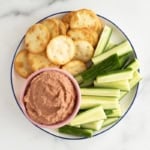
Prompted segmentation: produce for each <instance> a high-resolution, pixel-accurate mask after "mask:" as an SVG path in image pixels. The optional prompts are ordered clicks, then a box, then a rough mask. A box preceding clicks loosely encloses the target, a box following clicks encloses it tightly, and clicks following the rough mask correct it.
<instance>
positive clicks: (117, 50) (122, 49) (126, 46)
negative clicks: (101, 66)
mask: <svg viewBox="0 0 150 150" xmlns="http://www.w3.org/2000/svg"><path fill="white" fill-rule="evenodd" d="M131 51H132V47H131V45H130V43H129V42H128V41H124V42H122V43H120V44H118V45H117V46H116V47H114V48H112V49H110V50H109V51H107V52H104V53H103V54H100V55H98V56H95V57H93V58H92V62H93V63H94V64H98V63H100V62H102V61H103V60H105V59H107V58H108V57H110V56H111V55H114V54H117V55H118V56H122V55H124V54H126V53H128V52H131Z"/></svg>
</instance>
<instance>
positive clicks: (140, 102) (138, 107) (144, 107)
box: [0, 0, 150, 150]
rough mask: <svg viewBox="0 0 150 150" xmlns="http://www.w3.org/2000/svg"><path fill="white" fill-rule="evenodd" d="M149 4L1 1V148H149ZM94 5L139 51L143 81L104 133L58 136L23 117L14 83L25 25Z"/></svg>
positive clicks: (117, 0) (107, 0)
mask: <svg viewBox="0 0 150 150" xmlns="http://www.w3.org/2000/svg"><path fill="white" fill-rule="evenodd" d="M149 6H150V4H149V1H148V0H132V1H130V0H126V1H120V0H101V1H98V0H82V1H81V0H26V1H20V0H0V91H1V92H0V149H3V150H9V149H11V150H31V149H36V150H41V149H42V150H49V149H53V150H58V149H61V150H81V149H85V148H86V150H91V149H94V150H98V149H102V150H109V149H115V150H133V149H136V150H141V149H144V150H150V142H149V139H150V99H149V98H150V92H148V91H149V90H148V89H149V87H150V69H149V68H148V66H149V64H150V48H149V35H150V20H149V14H150V7H149ZM79 8H89V9H92V10H94V11H95V12H96V13H98V14H100V15H102V16H105V17H106V18H109V19H110V20H112V21H113V22H115V23H116V24H117V25H118V26H119V27H120V28H121V29H122V30H123V31H124V32H125V33H126V34H127V36H128V37H129V39H130V40H131V42H132V44H133V45H134V47H135V50H136V52H137V55H138V58H139V61H140V64H141V69H140V70H141V74H142V76H143V80H142V81H141V83H140V88H139V92H138V95H137V97H136V100H135V102H134V105H133V106H132V109H131V110H130V111H129V113H128V114H127V115H126V117H125V118H124V119H123V120H122V121H121V122H120V123H119V124H117V125H116V126H115V127H113V128H112V129H111V130H109V131H108V132H105V133H104V134H102V135H99V136H96V137H94V138H91V139H86V140H80V141H68V140H62V139H59V138H56V137H53V136H51V135H49V134H46V133H44V132H42V131H41V130H39V129H38V128H35V127H34V126H33V125H32V124H31V123H30V122H29V121H28V120H27V119H25V118H24V116H23V115H22V113H21V111H20V110H19V108H18V106H17V104H16V102H15V99H14V97H13V94H12V91H11V86H10V65H11V62H12V57H13V54H14V51H15V49H16V47H17V44H18V42H19V41H20V39H21V37H22V36H23V34H24V33H25V31H26V29H27V28H28V27H29V26H30V25H31V24H33V23H35V22H36V21H38V20H40V19H41V18H43V17H45V16H47V15H49V14H51V13H55V12H59V11H64V10H74V9H79Z"/></svg>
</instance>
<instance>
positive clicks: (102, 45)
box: [94, 25, 112, 56]
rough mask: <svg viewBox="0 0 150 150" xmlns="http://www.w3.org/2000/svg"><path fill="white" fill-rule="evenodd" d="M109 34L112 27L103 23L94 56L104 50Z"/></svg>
mask: <svg viewBox="0 0 150 150" xmlns="http://www.w3.org/2000/svg"><path fill="white" fill-rule="evenodd" d="M111 34H112V28H110V27H109V26H107V25H105V27H104V29H103V32H102V34H101V36H100V39H99V41H98V44H97V47H96V49H95V53H94V56H97V55H99V54H101V53H102V52H103V51H104V49H105V47H106V45H107V43H108V41H109V39H110V37H111Z"/></svg>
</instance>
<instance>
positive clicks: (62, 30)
mask: <svg viewBox="0 0 150 150" xmlns="http://www.w3.org/2000/svg"><path fill="white" fill-rule="evenodd" d="M52 20H53V21H54V22H55V23H56V24H57V26H58V29H59V35H66V32H67V26H66V25H65V23H63V21H62V20H60V19H58V18H53V19H52Z"/></svg>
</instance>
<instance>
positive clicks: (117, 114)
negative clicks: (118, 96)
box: [105, 107, 122, 118]
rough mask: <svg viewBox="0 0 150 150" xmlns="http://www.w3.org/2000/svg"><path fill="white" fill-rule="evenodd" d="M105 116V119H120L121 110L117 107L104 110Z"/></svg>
mask: <svg viewBox="0 0 150 150" xmlns="http://www.w3.org/2000/svg"><path fill="white" fill-rule="evenodd" d="M105 114H106V116H107V118H113V117H120V116H121V115H122V113H121V108H120V107H118V108H117V109H111V110H105Z"/></svg>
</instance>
